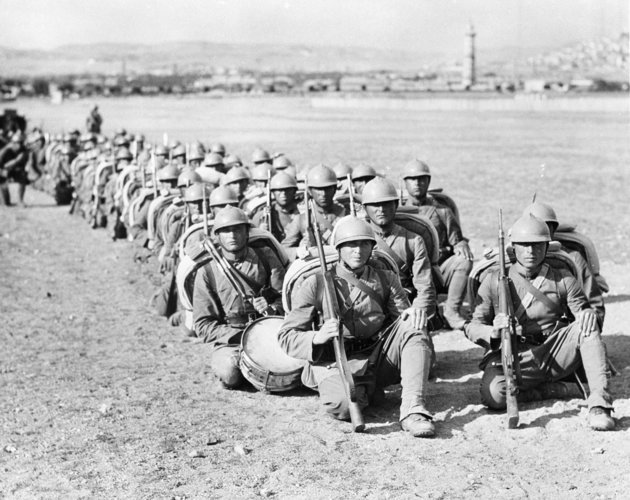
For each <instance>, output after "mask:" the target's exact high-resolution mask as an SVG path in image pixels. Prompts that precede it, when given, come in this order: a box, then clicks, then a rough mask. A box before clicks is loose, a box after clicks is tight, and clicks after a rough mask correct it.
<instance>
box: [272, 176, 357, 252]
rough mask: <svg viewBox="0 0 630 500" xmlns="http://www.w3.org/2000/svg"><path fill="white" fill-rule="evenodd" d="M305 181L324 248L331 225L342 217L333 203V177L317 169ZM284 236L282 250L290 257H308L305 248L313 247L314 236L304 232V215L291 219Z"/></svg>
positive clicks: (334, 178)
mask: <svg viewBox="0 0 630 500" xmlns="http://www.w3.org/2000/svg"><path fill="white" fill-rule="evenodd" d="M307 181H308V190H309V195H310V196H311V197H312V198H313V201H314V202H315V220H316V222H317V225H318V226H319V228H320V231H321V233H322V238H323V240H324V244H328V242H329V241H330V239H331V236H332V230H333V227H334V225H335V223H336V222H337V220H339V219H340V218H341V217H343V216H344V215H346V209H345V208H344V207H343V205H340V204H339V203H336V202H335V200H334V197H335V193H336V191H337V177H336V176H335V173H334V172H333V171H332V170H331V169H330V168H328V167H327V166H325V165H317V166H315V167H313V168H311V169H310V170H309V171H308V174H307ZM285 233H286V236H285V237H284V240H282V246H283V247H285V248H287V251H288V253H289V256H290V257H293V258H295V257H298V258H300V259H305V258H308V257H309V256H311V252H310V250H309V248H310V247H313V246H314V245H315V236H314V235H313V234H312V232H311V231H310V230H309V229H308V224H307V214H306V213H302V214H300V215H299V216H298V217H296V218H295V219H293V221H292V222H291V223H290V224H289V225H288V226H287V227H286V228H285ZM293 249H295V250H293Z"/></svg>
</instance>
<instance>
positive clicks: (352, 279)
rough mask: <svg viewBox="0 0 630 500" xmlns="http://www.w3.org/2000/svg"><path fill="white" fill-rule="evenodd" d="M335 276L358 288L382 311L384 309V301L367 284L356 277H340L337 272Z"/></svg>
mask: <svg viewBox="0 0 630 500" xmlns="http://www.w3.org/2000/svg"><path fill="white" fill-rule="evenodd" d="M333 272H334V269H333ZM377 273H378V271H377ZM334 274H335V276H337V277H338V278H339V279H342V280H344V281H346V282H348V283H349V284H350V285H352V286H354V287H356V288H358V289H359V290H361V291H362V292H363V293H364V294H366V295H367V296H368V297H370V298H371V299H372V300H373V301H374V302H376V303H377V304H378V305H379V306H380V307H381V309H383V304H382V301H383V299H382V298H381V297H379V295H378V293H376V291H375V290H373V289H372V288H370V287H369V286H367V285H366V284H365V283H363V282H361V281H360V280H358V279H357V278H355V277H354V276H339V274H337V273H336V272H334ZM379 279H380V275H379Z"/></svg>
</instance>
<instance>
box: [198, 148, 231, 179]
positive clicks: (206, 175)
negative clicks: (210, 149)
mask: <svg viewBox="0 0 630 500" xmlns="http://www.w3.org/2000/svg"><path fill="white" fill-rule="evenodd" d="M224 172H225V167H224V166H223V156H221V155H220V154H219V153H207V154H206V156H205V158H204V161H203V166H201V167H197V173H198V174H199V176H200V177H201V178H202V180H203V181H204V182H207V183H208V184H212V185H213V186H214V187H216V186H218V185H220V184H221V181H222V179H223V177H225V173H224Z"/></svg>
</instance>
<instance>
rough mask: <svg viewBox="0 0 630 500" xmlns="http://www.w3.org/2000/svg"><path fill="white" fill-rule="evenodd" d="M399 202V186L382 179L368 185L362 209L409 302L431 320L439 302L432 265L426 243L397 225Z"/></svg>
mask: <svg viewBox="0 0 630 500" xmlns="http://www.w3.org/2000/svg"><path fill="white" fill-rule="evenodd" d="M398 201H399V198H398V192H397V191H396V186H394V185H393V184H392V183H391V182H390V181H388V180H387V179H383V178H382V177H378V178H376V179H373V180H371V181H370V182H368V183H367V184H366V185H365V189H364V190H363V206H364V208H365V211H366V213H367V215H368V217H369V219H370V226H371V227H372V230H373V231H374V235H375V238H376V248H379V249H380V250H382V251H383V252H385V253H386V254H388V255H389V256H390V257H392V259H393V260H394V262H396V264H397V265H398V270H399V275H400V281H401V283H402V286H403V288H404V289H405V291H406V292H407V294H408V295H409V300H411V301H413V305H414V307H417V308H419V309H423V310H424V311H425V312H426V313H427V316H428V317H429V318H430V317H432V316H433V315H434V314H435V311H436V300H437V299H436V293H435V286H434V285H433V278H432V276H431V261H430V260H429V257H428V255H427V250H426V247H425V244H424V241H423V239H422V238H421V237H420V236H418V235H417V234H414V233H412V232H410V231H408V230H407V229H405V228H403V227H401V226H399V225H398V224H396V223H395V222H394V218H395V216H396V209H397V208H398Z"/></svg>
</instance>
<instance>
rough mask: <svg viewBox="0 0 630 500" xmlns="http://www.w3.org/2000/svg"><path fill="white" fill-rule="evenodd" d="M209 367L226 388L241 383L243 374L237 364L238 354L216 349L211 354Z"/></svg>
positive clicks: (234, 387) (234, 386)
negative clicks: (215, 351)
mask: <svg viewBox="0 0 630 500" xmlns="http://www.w3.org/2000/svg"><path fill="white" fill-rule="evenodd" d="M210 368H211V369H212V371H213V373H214V374H215V375H216V376H217V377H218V379H219V380H220V381H221V383H222V384H223V385H224V386H225V387H226V388H228V389H236V388H237V387H239V386H240V385H241V384H242V383H243V380H244V379H243V374H242V373H241V369H240V368H239V366H238V355H235V354H232V353H229V351H228V352H223V351H218V352H217V353H214V354H213V355H212V358H211V360H210Z"/></svg>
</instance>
